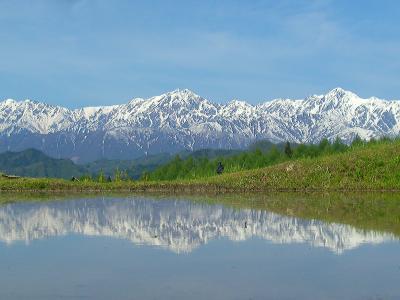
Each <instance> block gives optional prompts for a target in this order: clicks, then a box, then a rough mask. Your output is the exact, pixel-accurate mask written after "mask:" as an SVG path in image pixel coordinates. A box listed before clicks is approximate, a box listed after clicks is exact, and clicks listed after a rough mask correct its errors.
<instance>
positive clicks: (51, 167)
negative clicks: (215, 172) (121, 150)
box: [0, 149, 239, 179]
mask: <svg viewBox="0 0 400 300" xmlns="http://www.w3.org/2000/svg"><path fill="white" fill-rule="evenodd" d="M237 153H239V151H237V150H222V149H202V150H197V151H193V152H190V151H184V152H180V153H179V155H180V156H181V157H182V158H187V157H189V156H192V157H193V158H200V157H205V158H210V159H212V158H215V157H218V156H230V155H233V154H237ZM172 158H173V156H172V155H171V154H168V153H161V154H157V155H148V156H145V157H140V158H137V159H132V160H107V159H102V160H96V161H94V162H90V163H87V164H82V165H78V164H75V163H74V162H72V161H71V160H69V159H57V158H51V157H49V156H47V155H46V154H44V153H43V152H41V151H39V150H36V149H27V150H23V151H20V152H10V151H7V152H4V153H0V172H2V173H5V174H12V175H19V176H25V177H55V178H66V179H70V178H71V177H73V176H75V177H79V176H82V175H88V174H90V175H92V176H97V175H98V174H99V173H100V172H103V173H104V175H106V176H112V177H113V176H114V174H115V171H116V170H117V169H118V170H120V171H126V172H127V175H128V176H129V177H130V178H134V179H138V178H139V177H140V176H141V175H142V174H143V172H144V171H146V172H151V171H153V170H155V169H156V168H157V167H158V166H160V165H162V164H165V163H167V162H168V161H169V160H170V159H172Z"/></svg>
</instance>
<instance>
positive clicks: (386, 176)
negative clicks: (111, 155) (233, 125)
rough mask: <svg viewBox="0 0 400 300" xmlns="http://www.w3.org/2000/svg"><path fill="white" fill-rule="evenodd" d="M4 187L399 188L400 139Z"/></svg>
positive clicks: (0, 185)
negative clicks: (265, 160) (160, 171)
mask: <svg viewBox="0 0 400 300" xmlns="http://www.w3.org/2000/svg"><path fill="white" fill-rule="evenodd" d="M0 190H3V191H7V190H8V191H63V190H70V191H88V192H89V191H197V192H204V191H226V192H228V191H252V192H265V191H337V190H340V191H356V190H357V191H368V190H374V191H380V190H386V191H389V190H392V191H400V141H399V140H395V141H390V140H389V141H381V142H376V143H369V144H366V145H360V146H357V147H354V148H352V149H351V150H349V151H346V152H344V153H339V154H332V155H326V156H322V157H317V158H303V159H297V160H289V161H286V162H283V163H280V164H277V165H273V166H269V167H265V168H260V169H254V170H249V171H241V172H235V173H229V174H223V175H221V176H212V177H207V178H201V179H194V180H173V181H119V182H110V183H109V182H103V183H99V182H93V181H80V182H71V181H67V180H62V179H45V178H21V179H4V178H2V179H0Z"/></svg>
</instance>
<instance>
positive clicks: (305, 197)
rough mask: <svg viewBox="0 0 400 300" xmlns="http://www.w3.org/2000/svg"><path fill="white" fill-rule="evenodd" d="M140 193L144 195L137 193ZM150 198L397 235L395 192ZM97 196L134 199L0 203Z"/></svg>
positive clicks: (27, 197)
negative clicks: (311, 220) (191, 202)
mask: <svg viewBox="0 0 400 300" xmlns="http://www.w3.org/2000/svg"><path fill="white" fill-rule="evenodd" d="M137 195H138V196H143V194H137ZM146 196H150V197H151V198H152V199H160V200H162V199H181V200H191V201H195V202H197V203H199V204H201V203H207V204H223V205H226V206H230V207H234V208H237V209H257V210H268V211H271V212H275V213H278V214H282V215H287V216H294V217H299V218H303V219H318V220H322V221H325V222H329V223H330V222H334V223H342V224H348V225H351V226H354V227H357V228H360V229H363V230H375V231H385V232H391V233H393V234H395V235H397V236H400V194H397V193H363V194H359V193H357V194H356V193H344V194H343V193H342V194H339V193H324V194H321V193H308V194H301V193H272V194H268V195H261V194H235V195H233V194H214V195H213V194H208V195H193V194H186V195H182V194H180V195H173V194H169V195H166V194H150V195H149V194H148V193H146ZM96 197H106V198H107V197H112V198H134V197H135V195H132V194H121V193H115V194H107V196H105V195H104V194H102V193H98V194H75V195H74V194H71V193H68V194H66V193H60V194H57V195H54V194H46V193H43V194H37V193H34V194H26V193H17V194H16V193H13V194H4V193H3V194H0V204H5V203H10V202H20V201H53V200H68V199H82V198H96Z"/></svg>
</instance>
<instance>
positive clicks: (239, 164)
mask: <svg viewBox="0 0 400 300" xmlns="http://www.w3.org/2000/svg"><path fill="white" fill-rule="evenodd" d="M392 141H393V140H391V139H389V138H386V137H384V138H381V139H379V140H375V139H371V140H370V141H368V142H367V141H364V140H362V139H361V138H360V137H359V136H356V137H355V138H354V140H353V142H352V143H351V144H349V145H347V144H345V143H343V142H342V141H341V140H340V139H339V138H336V140H334V141H333V142H330V141H329V140H328V139H323V140H321V141H320V142H319V143H318V144H295V145H292V144H290V143H289V142H286V143H285V145H284V147H278V146H276V145H273V146H272V147H270V148H269V149H268V150H266V151H263V150H262V149H260V148H256V149H253V150H248V151H243V152H241V153H239V154H235V155H231V156H220V157H217V158H213V159H209V158H207V157H192V156H189V157H187V158H185V159H183V158H181V157H180V156H179V155H176V156H175V157H174V158H173V159H172V160H170V161H169V162H168V163H166V164H163V165H161V166H159V167H158V168H156V169H155V170H154V171H152V172H147V171H143V173H142V176H141V177H140V179H139V180H144V181H159V180H176V179H198V178H204V177H209V176H214V175H216V170H217V166H218V164H219V163H222V165H223V167H224V173H231V172H238V171H244V170H250V169H257V168H263V167H267V166H271V165H274V164H278V163H281V162H285V161H288V160H295V159H302V158H310V159H312V158H316V157H320V156H324V155H331V154H335V153H342V152H346V151H349V150H351V149H353V148H355V147H361V146H362V147H365V146H368V145H372V144H376V143H385V142H392ZM81 180H84V181H98V182H107V181H125V180H133V179H132V178H131V177H130V176H129V175H128V173H127V172H126V171H121V170H119V169H117V170H116V171H115V174H114V176H112V177H111V176H105V175H104V173H103V172H100V173H99V174H98V175H96V176H93V177H92V176H83V177H82V178H81Z"/></svg>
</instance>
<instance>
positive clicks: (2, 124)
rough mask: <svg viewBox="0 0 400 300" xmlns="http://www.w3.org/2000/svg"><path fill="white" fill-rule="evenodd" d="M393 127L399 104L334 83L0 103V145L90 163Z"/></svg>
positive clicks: (371, 134)
mask: <svg viewBox="0 0 400 300" xmlns="http://www.w3.org/2000/svg"><path fill="white" fill-rule="evenodd" d="M399 133H400V102H398V101H396V100H391V101H390V100H383V99H379V98H376V97H371V98H368V99H362V98H360V97H358V96H357V95H356V94H354V93H352V92H349V91H345V90H344V89H342V88H335V89H333V90H331V91H330V92H328V93H327V94H325V95H312V96H309V97H307V98H305V99H297V100H291V99H275V100H272V101H266V102H263V103H260V104H257V105H251V104H249V103H247V102H245V101H241V100H232V101H230V102H228V103H226V104H218V103H214V102H211V101H209V100H207V99H205V98H202V97H201V96H199V95H197V94H195V93H194V92H192V91H190V90H188V89H183V90H179V89H178V90H174V91H172V92H168V93H165V94H162V95H159V96H155V97H151V98H149V99H142V98H134V99H132V100H130V101H129V102H127V103H125V104H120V105H111V106H98V107H83V108H77V109H68V108H64V107H61V106H53V105H49V104H45V103H42V102H37V101H32V100H25V101H15V100H12V99H7V100H5V101H2V102H0V151H1V152H4V151H7V150H12V151H20V150H23V149H26V148H36V149H39V150H41V151H43V152H45V153H46V154H48V155H50V156H53V157H58V158H71V159H73V160H74V161H79V162H89V161H93V160H96V159H102V158H108V159H132V158H136V157H139V156H142V155H147V154H157V153H160V152H169V153H176V152H179V151H182V150H185V149H186V150H197V149H202V148H226V149H243V148H246V147H247V146H248V145H249V144H251V143H253V142H254V141H257V140H261V139H268V140H270V141H272V142H282V141H290V142H295V143H316V142H319V141H320V140H321V139H323V138H328V139H330V140H333V139H335V138H336V137H339V138H341V139H342V140H344V141H345V142H349V141H351V140H352V139H353V138H354V137H355V136H356V135H359V136H360V137H361V138H363V139H367V140H368V139H370V138H378V137H381V136H396V135H398V134H399Z"/></svg>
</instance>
